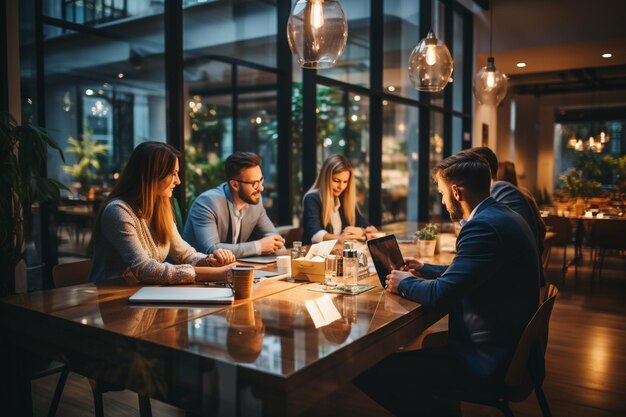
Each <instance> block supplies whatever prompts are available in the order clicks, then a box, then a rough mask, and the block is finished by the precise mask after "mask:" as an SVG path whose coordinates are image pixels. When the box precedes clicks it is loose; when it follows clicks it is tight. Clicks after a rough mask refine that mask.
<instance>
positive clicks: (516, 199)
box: [491, 181, 546, 287]
mask: <svg viewBox="0 0 626 417" xmlns="http://www.w3.org/2000/svg"><path fill="white" fill-rule="evenodd" d="M491 196H492V197H493V199H494V200H496V201H498V202H500V203H503V204H504V205H506V206H507V207H509V208H510V209H511V210H513V211H514V212H516V213H517V214H519V215H520V216H522V218H523V219H524V220H526V223H528V227H530V230H531V231H532V232H533V236H534V237H535V242H536V244H537V250H538V251H539V257H541V254H542V253H543V247H544V243H543V241H544V239H545V237H546V225H545V223H544V222H543V220H542V219H541V214H540V213H539V209H538V208H537V204H536V203H535V201H534V200H532V198H533V197H532V196H530V195H528V194H526V193H524V192H523V191H521V190H520V189H519V188H517V187H516V186H514V185H513V184H511V183H509V182H506V181H496V182H494V183H493V185H492V186H491ZM540 274H541V286H542V287H543V286H545V285H546V280H545V277H544V274H543V268H541V271H540Z"/></svg>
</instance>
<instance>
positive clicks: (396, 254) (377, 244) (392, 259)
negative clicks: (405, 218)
mask: <svg viewBox="0 0 626 417" xmlns="http://www.w3.org/2000/svg"><path fill="white" fill-rule="evenodd" d="M367 247H368V248H369V250H370V255H371V256H372V261H373V262H374V267H375V268H376V273H377V274H378V279H379V280H380V284H381V285H382V286H383V288H384V287H385V281H386V280H387V275H389V274H390V273H391V270H393V269H400V268H402V267H403V266H404V264H405V262H404V258H403V257H402V252H400V246H398V241H397V240H396V237H395V235H387V236H383V237H379V238H376V239H371V240H368V241H367Z"/></svg>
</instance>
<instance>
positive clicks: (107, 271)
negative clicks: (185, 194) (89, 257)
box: [89, 200, 206, 284]
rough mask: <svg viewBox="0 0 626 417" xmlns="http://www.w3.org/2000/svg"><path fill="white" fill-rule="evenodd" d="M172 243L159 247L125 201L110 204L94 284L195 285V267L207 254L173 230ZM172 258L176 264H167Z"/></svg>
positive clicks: (104, 216)
mask: <svg viewBox="0 0 626 417" xmlns="http://www.w3.org/2000/svg"><path fill="white" fill-rule="evenodd" d="M173 233H174V236H173V238H172V240H171V241H170V242H167V243H165V244H164V245H157V244H156V243H155V242H154V240H153V239H152V235H151V233H150V228H149V227H148V224H147V223H146V221H145V220H144V219H140V218H139V217H138V216H137V214H136V213H135V212H134V211H133V209H132V208H131V207H130V206H129V205H128V204H127V203H125V202H124V201H122V200H113V201H110V202H109V203H108V204H107V205H106V207H105V208H104V210H103V212H102V217H101V218H100V234H99V235H98V238H97V239H96V240H95V241H94V256H93V266H92V268H91V275H90V277H89V279H90V280H91V281H104V280H108V279H113V278H124V279H125V280H126V281H127V282H129V283H138V282H141V283H145V284H182V283H188V282H194V281H195V279H196V271H195V269H194V267H193V265H195V264H196V263H197V262H198V261H200V260H202V259H205V258H206V254H204V253H199V252H196V250H195V249H194V248H192V247H191V246H190V245H189V244H188V243H187V242H185V241H184V240H183V239H182V238H181V237H180V234H179V233H178V230H177V229H176V227H174V229H173ZM168 256H169V257H170V258H171V259H172V260H173V261H174V262H175V263H176V265H174V264H171V263H168V262H164V261H165V258H167V257H168Z"/></svg>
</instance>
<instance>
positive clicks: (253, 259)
mask: <svg viewBox="0 0 626 417" xmlns="http://www.w3.org/2000/svg"><path fill="white" fill-rule="evenodd" d="M237 260H238V261H240V262H250V263H253V264H271V263H274V262H276V255H275V254H272V255H259V256H248V257H247V258H239V259H237Z"/></svg>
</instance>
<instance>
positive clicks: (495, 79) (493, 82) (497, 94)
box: [473, 56, 509, 106]
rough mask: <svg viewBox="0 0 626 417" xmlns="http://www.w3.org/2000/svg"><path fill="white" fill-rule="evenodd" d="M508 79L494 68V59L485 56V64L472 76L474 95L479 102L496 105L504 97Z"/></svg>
mask: <svg viewBox="0 0 626 417" xmlns="http://www.w3.org/2000/svg"><path fill="white" fill-rule="evenodd" d="M508 83H509V79H508V77H507V76H506V74H503V73H501V72H500V71H498V70H497V69H496V65H495V59H494V58H493V57H492V56H490V57H489V58H487V66H485V67H482V68H481V69H480V71H478V72H477V73H476V75H475V76H474V86H473V89H474V96H475V97H476V99H477V100H478V102H479V103H480V104H484V105H493V106H497V105H498V104H500V102H502V100H503V99H504V97H506V90H507V86H508Z"/></svg>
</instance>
